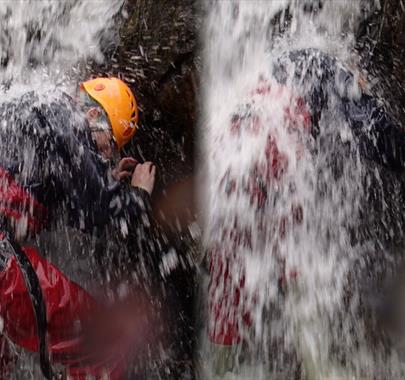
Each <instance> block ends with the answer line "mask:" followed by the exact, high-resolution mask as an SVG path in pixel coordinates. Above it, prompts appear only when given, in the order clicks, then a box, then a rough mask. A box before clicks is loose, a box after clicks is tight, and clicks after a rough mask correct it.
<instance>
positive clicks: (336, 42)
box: [201, 0, 401, 379]
mask: <svg viewBox="0 0 405 380" xmlns="http://www.w3.org/2000/svg"><path fill="white" fill-rule="evenodd" d="M319 3H320V2H319V1H301V0H297V1H294V0H283V1H281V0H278V1H270V0H266V1H253V0H252V1H243V0H242V1H237V0H235V1H213V2H212V3H210V7H209V10H208V11H207V18H206V29H205V32H204V60H205V72H204V74H203V80H202V82H203V83H204V84H205V88H204V89H203V94H204V98H203V101H204V112H203V117H202V121H201V139H202V141H203V144H204V145H203V148H202V152H203V156H204V157H205V160H206V162H205V164H204V167H203V168H202V171H203V178H204V185H203V188H202V190H201V204H202V205H203V210H202V212H203V216H204V248H205V250H206V252H207V258H208V260H207V262H208V266H209V271H210V281H211V284H210V286H207V287H208V288H209V289H208V291H207V293H208V294H207V297H208V318H207V324H206V326H205V327H206V330H207V331H208V334H205V333H204V334H203V335H204V337H203V339H202V348H201V352H202V358H203V361H204V363H205V364H204V371H203V373H204V374H203V375H202V377H203V378H207V379H212V378H225V379H233V378H237V379H239V378H240V379H272V378H274V379H284V378H285V379H292V378H295V376H297V378H306V379H321V378H322V379H324V378H325V379H326V378H331V379H332V378H333V379H336V378H339V379H340V378H342V379H349V378H353V379H354V378H363V377H365V378H372V377H373V376H377V378H391V377H390V376H392V378H399V377H401V376H400V375H399V373H400V372H401V365H399V364H394V363H396V359H395V357H394V356H393V355H392V356H386V355H385V354H383V352H382V350H380V348H379V347H373V346H372V344H370V342H368V341H367V331H366V326H365V324H366V323H365V321H364V319H363V318H362V317H361V316H360V313H359V301H358V297H357V295H356V289H357V284H353V283H352V282H351V280H349V278H350V274H351V273H352V270H353V267H354V265H355V263H356V262H357V261H358V260H359V258H360V257H362V254H363V253H364V252H365V251H366V250H367V247H368V246H369V242H368V241H361V242H360V240H359V239H354V240H353V239H351V233H352V232H353V231H356V227H357V225H358V224H359V214H358V212H359V209H360V205H361V202H362V199H363V198H364V191H365V189H364V188H363V185H362V184H363V178H364V168H363V163H362V161H361V160H360V159H359V154H358V151H357V146H356V144H355V143H353V139H352V134H351V130H350V128H349V127H348V125H347V124H346V122H345V121H344V118H343V117H342V115H341V111H340V110H339V108H338V106H337V104H335V103H334V100H333V99H334V95H332V94H328V95H330V96H329V101H328V102H329V103H328V107H327V111H325V112H322V115H321V117H320V120H319V122H318V124H319V134H318V136H317V137H316V138H315V139H314V138H313V137H312V136H311V135H310V133H308V129H309V128H311V126H310V122H309V120H308V115H309V114H310V113H311V112H313V111H314V110H313V109H308V108H307V106H306V104H305V102H304V104H302V100H301V96H303V95H305V94H307V93H308V90H309V89H310V88H313V87H314V86H316V85H317V84H316V83H313V82H311V81H314V77H315V76H316V75H312V76H310V77H309V79H308V77H305V75H298V79H297V73H296V69H297V65H296V63H295V62H294V61H293V60H290V59H288V58H285V60H284V62H285V64H284V69H285V84H286V85H285V86H283V85H280V84H278V83H277V80H276V79H275V76H276V74H277V73H276V72H274V67H275V66H274V64H275V63H277V59H278V58H280V57H286V56H287V55H288V53H289V52H292V51H296V50H299V49H310V48H311V49H314V50H311V51H310V53H309V58H308V56H307V61H306V62H307V63H305V62H304V68H303V70H302V72H303V73H305V70H308V71H311V70H313V68H311V66H310V65H308V67H306V66H305V65H306V64H308V62H309V61H310V60H311V59H313V60H314V61H315V62H320V59H321V58H319V53H318V52H319V51H322V52H325V53H327V54H328V55H330V56H333V57H337V58H339V61H340V62H342V64H341V65H343V66H345V67H349V68H350V69H351V70H352V71H353V74H354V78H355V80H354V81H353V84H352V85H351V86H350V88H349V89H347V91H349V98H350V97H352V98H358V97H359V96H360V88H359V86H358V84H357V81H356V79H357V75H358V73H357V71H356V68H355V67H356V62H357V56H356V54H355V53H353V49H352V47H353V42H354V36H353V33H354V32H355V30H356V27H357V25H358V24H359V22H360V21H361V20H362V17H364V15H365V14H367V12H370V11H372V10H373V9H376V8H378V7H379V6H380V4H379V2H378V1H369V2H363V1H353V0H340V1H335V0H330V1H322V6H321V8H319V9H318V10H316V11H312V12H309V11H308V9H309V6H310V5H311V4H312V5H313V6H314V7H315V8H316V7H317V6H319ZM287 8H288V10H289V11H288V12H287ZM281 29H285V30H284V31H281ZM311 57H312V58H311ZM338 65H339V64H338ZM276 66H277V65H276ZM343 66H342V67H343ZM315 67H316V69H314V70H318V71H322V70H325V71H326V70H328V66H327V65H325V66H323V64H320V65H318V66H317V65H316V64H315ZM312 74H314V73H313V72H312ZM317 74H319V75H321V73H320V72H319V73H317ZM335 85H336V86H337V88H340V86H343V85H344V84H343V83H339V81H338V79H336V81H335ZM324 91H325V92H326V93H327V92H328V91H331V90H330V89H328V88H327V87H326V88H324ZM308 107H309V106H308ZM343 145H345V146H346V147H347V146H348V147H349V148H347V149H345V148H343ZM235 326H237V327H235ZM232 328H235V329H236V330H238V331H237V332H235V331H234V334H233V337H234V338H235V340H236V341H234V342H233V343H234V344H233V345H231V346H230V345H228V344H227V343H229V341H228V342H226V339H227V338H225V337H224V336H225V335H226V333H225V332H226V331H228V332H229V331H230V330H231V329H232ZM224 331H225V332H224ZM206 335H210V336H211V338H208V337H207V336H206ZM230 335H232V334H230ZM228 338H229V337H228ZM221 340H222V341H221ZM398 376H399V377H398Z"/></svg>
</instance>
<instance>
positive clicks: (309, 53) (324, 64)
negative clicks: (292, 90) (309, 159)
mask: <svg viewBox="0 0 405 380" xmlns="http://www.w3.org/2000/svg"><path fill="white" fill-rule="evenodd" d="M273 72H274V75H275V77H276V79H277V80H278V81H279V82H280V83H283V84H285V83H286V82H288V81H289V80H290V79H292V82H293V85H294V86H297V88H299V91H300V92H302V95H303V98H304V99H305V102H306V104H307V105H308V106H309V109H310V113H311V117H312V124H313V127H314V128H313V133H314V134H315V135H316V134H318V133H319V121H320V119H321V117H322V115H323V114H324V113H327V112H333V113H338V114H337V115H336V116H337V117H339V118H342V121H344V122H346V123H347V125H348V126H349V127H350V128H351V130H352V132H353V135H354V137H355V138H356V140H357V143H358V148H359V152H360V154H361V155H362V156H363V157H364V158H366V159H368V160H372V161H374V162H376V163H377V164H379V165H383V166H384V167H386V168H388V169H390V170H393V171H404V170H405V131H404V129H403V128H402V127H401V126H400V125H399V123H397V122H396V121H395V120H394V119H393V118H392V117H391V116H390V115H389V114H388V113H387V112H386V111H385V109H384V106H383V104H382V102H380V101H378V100H377V99H376V98H374V97H372V96H370V95H367V94H364V93H361V92H359V91H358V88H357V83H356V78H355V77H354V75H353V74H352V73H351V72H350V70H348V69H347V68H345V67H344V66H343V64H342V63H341V62H340V61H339V60H337V59H335V58H334V57H331V56H329V55H327V54H325V53H322V52H320V51H318V50H313V49H308V50H298V51H293V52H291V53H289V54H286V55H283V56H282V57H280V58H279V59H278V60H277V61H276V63H275V64H274V65H273ZM291 73H293V74H292V75H291ZM291 76H292V78H291ZM356 88H357V90H356ZM332 107H333V109H332Z"/></svg>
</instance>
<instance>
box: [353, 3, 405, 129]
mask: <svg viewBox="0 0 405 380" xmlns="http://www.w3.org/2000/svg"><path fill="white" fill-rule="evenodd" d="M357 49H358V51H359V53H360V55H361V56H362V61H363V64H364V67H365V68H366V69H367V70H368V71H369V73H370V74H371V76H372V77H374V78H376V80H375V84H374V88H375V90H376V92H377V93H379V94H380V95H381V96H382V98H385V99H387V102H386V103H387V107H388V108H390V110H391V111H392V113H393V114H394V115H395V117H396V118H397V119H399V120H400V121H401V122H402V123H405V113H404V108H403V105H404V104H405V71H404V60H405V2H404V1H403V0H380V7H379V9H375V11H374V13H373V14H371V15H370V17H368V18H367V19H366V20H365V22H364V23H363V25H362V27H361V28H360V29H359V31H358V43H357Z"/></svg>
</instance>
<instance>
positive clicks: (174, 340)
mask: <svg viewBox="0 0 405 380" xmlns="http://www.w3.org/2000/svg"><path fill="white" fill-rule="evenodd" d="M125 12H126V17H125V18H124V19H123V20H121V21H120V22H121V28H120V36H119V43H118V45H114V44H109V45H107V46H106V48H107V52H106V56H107V59H106V60H105V62H104V63H103V65H96V64H93V65H91V67H89V69H90V72H91V73H92V74H98V75H106V74H107V75H115V76H119V77H121V78H122V79H123V80H125V81H126V82H127V83H128V84H129V85H130V87H131V88H132V90H133V91H134V94H135V96H136V98H137V102H138V106H139V109H140V122H139V130H138V131H137V133H136V135H135V138H134V141H133V142H132V143H131V144H130V146H128V147H126V148H125V152H124V153H125V154H128V155H132V156H134V157H136V158H137V159H139V160H141V161H146V160H150V161H153V162H154V163H155V164H156V165H157V168H158V175H157V184H156V187H155V191H154V194H153V197H154V198H155V199H154V200H153V203H154V207H155V209H156V216H157V217H158V218H159V217H160V222H161V223H160V224H161V226H162V227H163V228H164V230H165V232H166V236H167V237H168V238H169V240H170V241H171V242H172V243H173V245H174V246H175V247H176V251H177V253H178V254H179V256H181V257H182V258H181V260H180V261H181V262H183V263H185V264H184V265H181V266H180V267H179V268H177V269H176V270H175V271H174V272H173V273H172V274H171V275H170V276H169V277H167V278H166V282H165V297H164V298H165V301H164V302H165V304H167V305H170V308H169V310H168V312H167V314H168V315H167V319H168V322H167V326H168V331H170V332H171V333H170V334H169V335H170V336H169V337H168V340H169V341H168V343H167V344H166V343H165V344H164V345H165V350H166V354H167V355H169V356H170V359H169V363H167V360H165V361H164V363H162V364H161V365H158V369H157V371H158V372H159V371H163V372H165V371H166V372H165V375H164V376H163V378H168V379H169V378H170V379H171V378H173V379H178V378H183V377H184V376H185V375H186V374H188V376H189V377H188V378H193V374H192V373H193V370H192V357H193V348H192V347H193V342H194V339H195V336H194V333H193V320H192V319H193V318H192V309H193V304H194V301H193V297H194V296H193V294H194V286H195V283H194V266H193V260H192V259H191V257H190V254H189V251H190V246H191V245H192V244H193V240H194V238H193V237H192V236H191V235H190V234H189V233H188V226H189V224H190V223H191V222H192V221H193V220H194V219H195V210H194V206H193V205H194V182H193V180H192V175H193V172H194V140H195V135H196V121H197V107H196V104H197V101H196V95H197V91H198V78H199V57H198V56H197V39H198V27H199V18H198V12H197V10H196V8H195V4H194V0H159V1H156V0H127V2H126V4H125ZM162 215H164V217H163V218H162V217H161V216H162ZM167 368H170V370H169V373H171V376H168V373H167ZM149 372H150V371H149ZM149 372H148V375H147V376H146V378H151V379H152V378H155V377H154V376H155V375H152V374H151V373H149ZM156 377H158V376H156Z"/></svg>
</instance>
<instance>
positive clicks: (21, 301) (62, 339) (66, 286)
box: [0, 246, 97, 354]
mask: <svg viewBox="0 0 405 380" xmlns="http://www.w3.org/2000/svg"><path fill="white" fill-rule="evenodd" d="M23 250H24V252H25V254H26V255H27V257H28V259H29V260H30V262H31V264H32V266H33V268H34V269H35V272H36V274H37V276H38V279H39V282H40V286H41V289H42V292H43V294H44V300H45V304H46V310H47V321H48V335H49V336H48V339H49V343H50V348H51V351H52V353H53V354H57V353H58V351H59V350H61V351H63V352H65V353H66V352H69V350H70V349H72V350H73V351H74V349H75V347H76V345H77V339H76V338H77V331H76V329H77V327H78V326H79V325H80V323H81V322H83V321H84V320H85V319H86V318H88V317H89V313H90V311H92V312H94V310H96V309H97V305H96V302H95V301H94V300H93V299H92V298H91V297H90V296H89V295H88V294H87V293H86V291H85V290H83V289H82V288H81V287H79V286H78V285H77V284H75V283H74V282H72V281H70V280H69V279H68V278H67V277H66V276H65V275H64V274H63V273H62V272H60V271H59V270H58V269H57V268H56V267H54V266H53V265H52V264H50V263H49V262H48V261H46V260H45V259H44V258H43V257H41V256H40V255H39V254H38V252H37V251H36V249H34V248H32V247H27V246H26V247H23ZM0 314H1V316H2V318H3V321H4V332H5V334H6V335H7V336H8V337H9V338H10V339H11V340H12V341H13V342H14V343H15V344H17V345H18V346H20V347H23V348H25V349H28V350H30V351H37V350H38V336H37V331H36V323H35V315H34V309H33V307H32V303H31V298H30V295H29V293H28V291H27V287H26V283H25V280H24V277H23V274H22V272H21V269H20V267H19V265H18V263H17V261H16V259H15V257H12V258H10V259H9V261H8V263H7V266H6V268H5V269H4V270H3V271H1V272H0Z"/></svg>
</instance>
